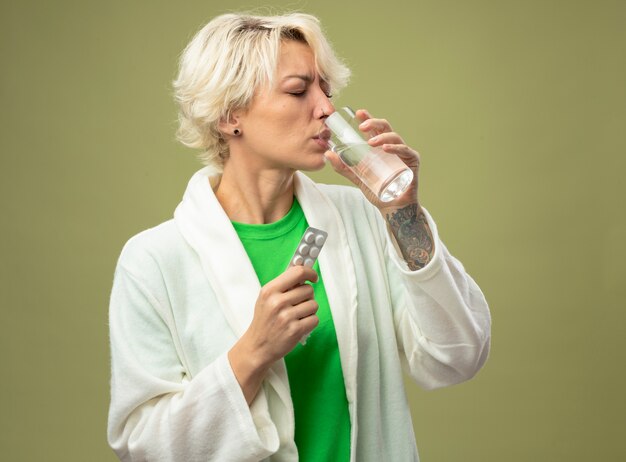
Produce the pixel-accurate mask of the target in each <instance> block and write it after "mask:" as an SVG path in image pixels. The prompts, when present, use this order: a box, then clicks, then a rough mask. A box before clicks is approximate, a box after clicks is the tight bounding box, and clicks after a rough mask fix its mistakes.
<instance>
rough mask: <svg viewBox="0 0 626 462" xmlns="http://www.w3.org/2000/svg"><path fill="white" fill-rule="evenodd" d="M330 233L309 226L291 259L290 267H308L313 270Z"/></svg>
mask: <svg viewBox="0 0 626 462" xmlns="http://www.w3.org/2000/svg"><path fill="white" fill-rule="evenodd" d="M327 237H328V233H327V232H326V231H322V230H321V229H317V228H313V227H311V226H309V227H308V228H307V230H306V231H305V232H304V235H303V236H302V239H300V243H299V244H298V247H297V248H296V252H295V253H294V254H293V257H291V261H290V262H289V266H299V265H302V266H308V267H309V268H312V267H313V265H314V264H315V261H316V260H317V257H318V255H319V254H320V252H321V250H322V247H323V246H324V242H326V238H327Z"/></svg>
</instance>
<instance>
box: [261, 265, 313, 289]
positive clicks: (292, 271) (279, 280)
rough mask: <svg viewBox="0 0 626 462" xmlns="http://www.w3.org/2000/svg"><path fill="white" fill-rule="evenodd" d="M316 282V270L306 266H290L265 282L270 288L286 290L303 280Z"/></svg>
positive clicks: (303, 281)
mask: <svg viewBox="0 0 626 462" xmlns="http://www.w3.org/2000/svg"><path fill="white" fill-rule="evenodd" d="M307 281H309V282H317V272H316V271H315V270H314V269H313V268H309V267H308V266H292V267H290V268H287V269H286V270H285V272H284V273H282V274H281V275H279V276H278V277H276V278H275V279H273V280H271V281H270V282H268V283H267V284H266V286H269V288H270V289H275V290H277V291H279V292H286V291H288V290H289V289H291V288H293V287H294V286H298V285H300V284H304V283H305V282H307Z"/></svg>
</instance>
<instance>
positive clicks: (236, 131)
mask: <svg viewBox="0 0 626 462" xmlns="http://www.w3.org/2000/svg"><path fill="white" fill-rule="evenodd" d="M233 133H234V134H235V136H239V134H240V133H241V132H240V131H239V129H238V128H235V130H234V131H233Z"/></svg>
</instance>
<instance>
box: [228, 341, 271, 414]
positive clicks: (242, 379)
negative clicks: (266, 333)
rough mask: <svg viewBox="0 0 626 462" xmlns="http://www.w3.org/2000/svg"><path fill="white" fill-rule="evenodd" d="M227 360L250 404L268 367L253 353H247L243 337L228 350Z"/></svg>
mask: <svg viewBox="0 0 626 462" xmlns="http://www.w3.org/2000/svg"><path fill="white" fill-rule="evenodd" d="M228 361H229V362H230V367H231V368H232V370H233V373H234V374H235V377H236V378H237V382H239V386H240V387H241V391H242V392H243V395H244V396H245V398H246V402H247V403H248V405H250V404H251V403H252V401H254V398H255V397H256V395H257V393H258V392H259V389H260V388H261V383H262V382H263V379H264V378H265V375H266V373H267V369H268V367H267V366H264V365H263V364H261V362H260V361H258V360H257V359H256V357H255V355H254V354H249V353H248V350H247V349H246V346H245V340H244V339H243V338H242V339H241V340H240V341H239V342H237V343H236V344H235V345H234V346H233V348H232V349H231V350H230V351H229V352H228Z"/></svg>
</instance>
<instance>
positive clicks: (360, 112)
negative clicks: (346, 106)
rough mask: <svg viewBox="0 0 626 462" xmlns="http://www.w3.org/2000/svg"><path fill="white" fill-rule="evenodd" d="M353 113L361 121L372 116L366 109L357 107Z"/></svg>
mask: <svg viewBox="0 0 626 462" xmlns="http://www.w3.org/2000/svg"><path fill="white" fill-rule="evenodd" d="M354 115H356V118H357V119H359V120H360V121H361V122H363V121H365V120H367V119H371V118H372V116H371V114H370V113H369V112H368V111H367V109H358V110H357V111H356V112H355V113H354Z"/></svg>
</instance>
